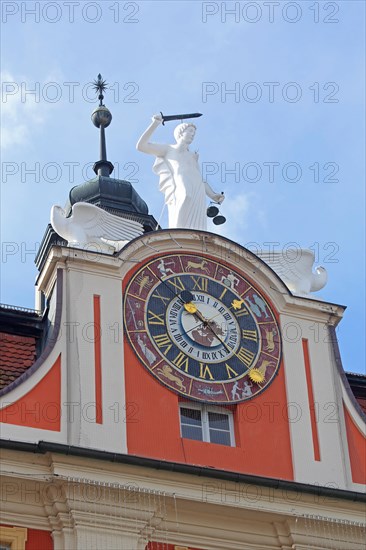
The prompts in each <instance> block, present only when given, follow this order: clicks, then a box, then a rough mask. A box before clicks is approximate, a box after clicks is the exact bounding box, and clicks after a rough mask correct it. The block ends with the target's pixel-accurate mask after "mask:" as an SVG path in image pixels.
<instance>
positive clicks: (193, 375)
mask: <svg viewBox="0 0 366 550" xmlns="http://www.w3.org/2000/svg"><path fill="white" fill-rule="evenodd" d="M124 323H125V329H126V333H127V336H128V339H129V342H130V344H131V345H132V347H133V349H134V351H135V353H136V354H137V356H138V357H139V359H140V360H141V362H142V363H143V364H144V366H145V367H146V368H147V369H148V370H149V371H150V372H151V373H152V374H153V375H154V376H155V377H156V378H158V380H159V381H160V382H162V383H163V384H164V385H166V386H168V387H169V388H170V389H172V390H174V391H176V392H177V393H179V394H181V395H184V396H185V397H188V398H190V399H193V400H196V401H203V402H209V403H235V402H240V401H244V400H246V399H250V398H252V397H254V396H255V395H256V394H258V393H259V392H261V391H262V390H264V389H265V388H266V387H267V386H268V385H269V384H270V383H271V381H272V380H273V378H274V376H275V375H276V373H277V371H278V367H279V363H280V358H281V339H280V331H279V327H278V324H277V321H276V318H275V316H274V313H273V312H272V310H271V307H270V305H269V304H268V302H267V300H266V299H265V297H264V296H263V295H262V294H261V293H260V291H259V290H257V289H256V288H255V287H254V286H253V284H252V283H251V282H249V281H248V280H247V279H246V278H245V277H243V275H241V274H240V273H238V272H237V271H235V270H234V269H232V268H231V267H228V266H227V265H225V264H222V263H220V262H219V261H216V260H214V259H211V258H205V257H203V256H200V255H195V254H188V253H186V254H185V253H181V254H174V255H173V254H170V255H166V256H162V257H159V258H154V259H151V260H149V261H147V263H145V264H144V266H143V267H141V268H140V269H139V270H138V271H137V273H135V275H134V276H133V277H132V278H131V280H130V281H129V283H128V286H127V289H126V292H125V297H124Z"/></svg>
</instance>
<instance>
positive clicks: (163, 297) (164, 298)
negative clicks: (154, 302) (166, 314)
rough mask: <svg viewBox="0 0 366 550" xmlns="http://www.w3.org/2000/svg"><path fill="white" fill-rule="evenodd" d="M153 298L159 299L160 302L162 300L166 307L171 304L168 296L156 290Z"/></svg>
mask: <svg viewBox="0 0 366 550" xmlns="http://www.w3.org/2000/svg"><path fill="white" fill-rule="evenodd" d="M151 297H152V298H159V300H161V301H162V302H163V304H164V305H165V306H166V305H167V304H169V302H170V298H167V297H166V296H162V295H161V294H160V292H159V291H158V290H156V291H155V292H154V294H152V296H151Z"/></svg>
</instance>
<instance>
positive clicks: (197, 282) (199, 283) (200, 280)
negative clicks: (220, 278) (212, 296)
mask: <svg viewBox="0 0 366 550" xmlns="http://www.w3.org/2000/svg"><path fill="white" fill-rule="evenodd" d="M191 279H192V281H193V282H194V287H193V288H192V290H201V291H202V292H207V288H208V280H207V279H205V278H204V277H194V276H193V275H191Z"/></svg>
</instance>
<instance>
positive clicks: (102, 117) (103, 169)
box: [91, 73, 114, 177]
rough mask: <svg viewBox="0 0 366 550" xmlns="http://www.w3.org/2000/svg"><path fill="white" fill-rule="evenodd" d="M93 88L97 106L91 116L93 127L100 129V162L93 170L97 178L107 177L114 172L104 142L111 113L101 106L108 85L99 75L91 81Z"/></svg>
mask: <svg viewBox="0 0 366 550" xmlns="http://www.w3.org/2000/svg"><path fill="white" fill-rule="evenodd" d="M93 87H94V89H95V91H96V93H97V94H98V99H99V106H98V107H97V108H96V109H94V111H93V112H92V115H91V119H92V121H93V124H94V126H96V127H97V128H100V160H98V161H97V162H96V163H95V164H94V166H93V170H94V172H95V173H96V174H97V176H105V177H109V176H110V174H111V173H112V172H113V170H114V166H113V164H112V163H111V162H109V160H107V148H106V141H105V132H104V128H107V127H108V126H109V125H110V123H111V121H112V113H111V112H110V110H109V109H108V108H107V107H106V106H105V105H104V104H103V99H104V92H105V90H106V89H107V87H108V84H107V82H106V81H105V80H103V78H102V75H101V74H100V73H99V74H98V78H97V79H96V80H94V81H93Z"/></svg>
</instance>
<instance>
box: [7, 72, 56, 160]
mask: <svg viewBox="0 0 366 550" xmlns="http://www.w3.org/2000/svg"><path fill="white" fill-rule="evenodd" d="M0 75H1V149H3V150H6V149H9V148H10V147H13V146H15V145H27V144H29V143H30V140H31V136H32V133H34V129H35V127H37V128H39V127H43V126H44V124H45V122H46V119H47V113H48V111H49V106H50V105H52V104H51V103H48V104H47V102H45V101H44V100H43V98H42V94H41V93H40V92H41V90H42V86H43V84H44V82H52V81H56V82H57V79H56V78H55V75H50V76H48V77H47V78H45V79H44V82H38V83H35V82H32V83H30V82H31V79H29V78H27V77H25V76H24V75H21V76H18V77H14V75H13V74H11V73H10V72H8V71H2V72H1V73H0ZM57 76H59V75H57ZM32 89H33V90H34V89H36V90H37V92H36V94H37V95H34V94H31V93H27V94H25V93H24V91H25V90H27V91H30V90H32ZM22 90H23V91H22Z"/></svg>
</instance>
